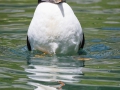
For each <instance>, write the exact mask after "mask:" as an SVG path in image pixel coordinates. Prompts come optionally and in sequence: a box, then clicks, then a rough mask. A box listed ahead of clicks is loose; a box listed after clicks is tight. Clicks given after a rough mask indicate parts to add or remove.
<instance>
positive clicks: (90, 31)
mask: <svg viewBox="0 0 120 90" xmlns="http://www.w3.org/2000/svg"><path fill="white" fill-rule="evenodd" d="M68 3H69V5H70V6H71V7H72V9H73V10H74V12H75V14H76V16H77V18H78V19H79V21H80V23H81V25H82V28H83V31H84V33H85V38H86V44H85V48H84V50H85V51H86V52H87V54H86V55H80V56H78V55H75V56H55V55H45V54H43V53H41V52H37V51H34V52H32V53H31V55H30V53H29V52H28V51H27V48H26V33H27V29H28V26H29V23H30V21H31V19H32V16H33V13H34V10H35V8H36V5H37V1H34V0H21V1H19V0H3V1H0V90H42V89H43V88H47V89H46V90H50V88H51V89H53V90H55V89H56V88H58V87H60V85H61V83H59V82H58V81H62V82H63V83H64V84H65V85H64V86H63V87H62V89H61V90H108V89H109V90H119V89H120V1H119V0H114V1H113V0H68ZM48 88H49V89H48ZM43 90H44V89H43ZM58 90H60V89H58Z"/></svg>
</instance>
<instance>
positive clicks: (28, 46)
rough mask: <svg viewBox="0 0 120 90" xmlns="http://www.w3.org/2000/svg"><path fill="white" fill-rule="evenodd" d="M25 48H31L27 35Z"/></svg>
mask: <svg viewBox="0 0 120 90" xmlns="http://www.w3.org/2000/svg"><path fill="white" fill-rule="evenodd" d="M27 48H28V50H29V51H31V50H32V49H31V46H30V42H29V40H28V36H27Z"/></svg>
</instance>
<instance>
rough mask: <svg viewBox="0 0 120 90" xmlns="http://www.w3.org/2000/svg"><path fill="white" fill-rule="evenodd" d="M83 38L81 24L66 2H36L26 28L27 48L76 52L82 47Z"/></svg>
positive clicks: (50, 52) (65, 52) (68, 52)
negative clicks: (31, 17)
mask: <svg viewBox="0 0 120 90" xmlns="http://www.w3.org/2000/svg"><path fill="white" fill-rule="evenodd" d="M83 39H84V35H83V32H82V28H81V25H80V23H79V21H78V19H77V18H76V16H75V14H74V12H73V10H72V9H71V7H70V6H69V5H68V4H67V3H65V2H62V3H58V4H55V3H50V2H42V3H40V4H38V6H37V8H36V10H35V13H34V16H33V19H32V21H31V23H30V26H29V29H28V48H29V50H40V51H42V52H46V53H49V54H52V53H56V54H76V53H77V51H78V49H80V48H81V47H83V44H84V41H83Z"/></svg>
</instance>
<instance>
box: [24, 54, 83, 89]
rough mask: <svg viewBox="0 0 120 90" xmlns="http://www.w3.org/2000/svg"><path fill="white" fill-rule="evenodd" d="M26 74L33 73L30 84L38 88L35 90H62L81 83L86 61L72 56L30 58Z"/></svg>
mask: <svg viewBox="0 0 120 90" xmlns="http://www.w3.org/2000/svg"><path fill="white" fill-rule="evenodd" d="M27 63H28V68H26V69H25V71H26V72H28V73H31V74H29V75H28V78H30V79H31V82H28V84H30V85H33V86H36V87H37V88H36V89H35V90H61V89H62V86H64V85H65V84H66V83H67V84H72V83H75V82H79V81H80V76H83V73H82V67H83V66H84V61H82V60H75V59H74V58H73V57H72V56H63V57H58V56H55V55H54V56H51V57H46V56H45V57H31V56H29V57H28V60H27Z"/></svg>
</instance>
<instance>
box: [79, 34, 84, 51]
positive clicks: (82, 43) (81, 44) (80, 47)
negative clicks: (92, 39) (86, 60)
mask: <svg viewBox="0 0 120 90" xmlns="http://www.w3.org/2000/svg"><path fill="white" fill-rule="evenodd" d="M84 44H85V37H84V33H83V39H82V42H80V44H79V50H80V49H83V47H84Z"/></svg>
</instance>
